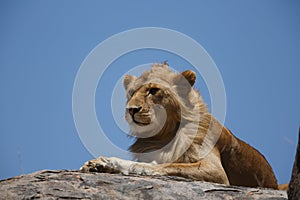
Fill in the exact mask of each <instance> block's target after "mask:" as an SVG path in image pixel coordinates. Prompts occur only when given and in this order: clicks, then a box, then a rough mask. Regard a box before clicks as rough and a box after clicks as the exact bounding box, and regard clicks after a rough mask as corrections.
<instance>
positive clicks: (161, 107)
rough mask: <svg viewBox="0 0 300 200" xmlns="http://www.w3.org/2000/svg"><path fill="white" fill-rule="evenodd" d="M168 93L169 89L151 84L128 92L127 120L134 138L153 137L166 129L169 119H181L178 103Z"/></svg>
mask: <svg viewBox="0 0 300 200" xmlns="http://www.w3.org/2000/svg"><path fill="white" fill-rule="evenodd" d="M168 93H169V91H168V89H167V88H164V87H163V86H161V85H159V84H155V83H151V82H150V83H146V84H144V85H142V86H140V87H139V88H138V89H130V90H129V91H128V94H127V97H128V102H127V105H126V111H125V112H126V114H125V118H126V120H127V122H128V123H129V125H130V128H131V131H132V134H133V135H134V136H137V137H150V136H153V135H155V134H156V133H158V132H159V131H160V130H161V129H162V128H163V127H164V124H165V123H166V121H167V120H168V118H170V117H171V116H172V118H173V120H175V119H177V118H179V117H178V114H177V113H176V111H178V110H180V108H179V106H178V102H177V101H176V100H175V99H173V98H172V97H171V96H170V95H169V94H168Z"/></svg>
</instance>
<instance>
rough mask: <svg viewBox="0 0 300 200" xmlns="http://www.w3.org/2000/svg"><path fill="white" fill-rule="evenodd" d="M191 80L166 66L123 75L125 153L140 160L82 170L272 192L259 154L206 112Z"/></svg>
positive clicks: (272, 181)
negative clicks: (127, 135)
mask: <svg viewBox="0 0 300 200" xmlns="http://www.w3.org/2000/svg"><path fill="white" fill-rule="evenodd" d="M195 79H196V76H195V73H194V72H192V71H185V72H183V73H182V74H178V73H174V72H171V71H170V70H169V69H168V66H167V65H166V64H154V65H153V67H152V69H151V71H147V72H145V73H144V74H143V75H142V76H141V77H139V78H136V77H133V76H126V77H125V79H124V86H125V89H126V91H127V98H128V102H127V107H126V120H127V122H128V123H129V125H130V127H131V135H132V136H133V137H135V138H136V141H135V143H134V144H133V145H132V146H131V147H130V151H131V152H132V154H133V156H134V158H135V159H136V160H137V161H139V162H133V161H126V160H122V159H118V158H105V157H100V158H98V159H96V160H94V161H92V162H88V163H86V165H85V166H84V167H83V168H84V169H88V170H95V171H109V172H122V173H124V174H130V173H138V174H145V175H175V176H182V177H186V178H191V179H194V180H203V181H209V182H216V183H223V184H227V185H229V184H230V185H240V186H249V187H268V188H277V187H278V185H277V180H276V178H275V176H274V173H273V171H272V168H271V167H270V165H269V164H268V162H267V161H266V159H265V158H264V157H263V155H262V154H260V153H259V152H258V151H257V150H255V149H254V148H253V147H251V146H250V145H248V144H246V143H245V142H243V141H241V140H239V139H238V138H236V137H235V136H234V135H233V134H232V133H231V132H230V131H229V130H228V129H227V128H226V127H223V126H222V125H221V124H220V123H219V122H218V121H217V120H216V119H215V118H214V117H213V116H212V115H211V114H210V113H209V112H208V110H207V108H206V105H205V104H204V102H203V100H202V98H201V96H200V94H199V92H198V91H196V90H195V89H194V88H193V87H192V86H193V84H194V82H195Z"/></svg>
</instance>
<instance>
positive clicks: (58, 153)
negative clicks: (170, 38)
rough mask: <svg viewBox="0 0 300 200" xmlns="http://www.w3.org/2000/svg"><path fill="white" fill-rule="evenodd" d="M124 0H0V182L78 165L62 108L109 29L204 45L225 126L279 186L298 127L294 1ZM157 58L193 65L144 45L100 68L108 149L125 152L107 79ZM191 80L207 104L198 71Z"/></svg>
mask: <svg viewBox="0 0 300 200" xmlns="http://www.w3.org/2000/svg"><path fill="white" fill-rule="evenodd" d="M130 2H131V3H130V4H129V3H128V2H125V1H109V2H108V1H107V2H104V1H103V2H102V1H71V0H69V1H67V0H65V1H56V0H53V1H30V0H29V1H1V3H0V26H1V31H0V44H1V45H0V91H1V96H0V97H1V98H0V159H1V165H0V179H3V178H8V177H11V176H15V175H20V174H22V173H31V172H33V171H36V170H41V169H78V168H79V167H80V166H81V165H82V164H83V163H84V162H85V161H86V160H89V159H92V158H93V157H92V155H91V154H90V153H89V151H88V150H87V149H86V148H85V146H84V145H83V143H82V142H81V140H80V137H79V135H78V134H77V130H76V128H75V124H74V120H73V114H72V92H73V84H74V81H75V78H76V74H77V72H78V70H79V68H80V65H81V64H82V62H83V61H84V59H85V58H86V57H87V56H88V55H89V53H90V52H91V51H92V50H93V49H94V48H95V47H96V46H97V45H98V44H99V43H100V42H102V41H104V40H105V39H107V38H109V37H110V36H112V35H114V34H117V33H120V32H122V31H126V30H129V29H132V28H140V27H163V28H168V29H173V30H176V31H179V32H181V33H184V34H186V35H188V36H189V37H191V38H193V39H194V40H196V41H197V42H198V43H199V44H201V45H202V46H203V47H204V48H205V49H206V51H207V52H208V53H209V55H210V56H211V57H212V59H213V60H214V62H215V63H216V65H217V67H218V69H219V71H220V73H221V75H222V78H223V82H224V86H225V89H226V95H227V114H226V121H225V125H226V126H227V127H228V128H229V129H231V130H232V132H233V133H234V134H235V135H236V136H237V137H239V138H241V139H243V140H244V141H246V142H247V143H249V144H251V145H252V146H254V147H255V148H257V149H258V150H259V151H260V152H262V153H263V154H264V155H265V157H266V158H267V160H268V161H269V162H270V164H271V165H272V167H273V169H274V171H275V174H276V177H277V178H278V180H279V182H280V183H286V182H288V181H289V179H290V174H291V169H292V164H293V161H294V156H295V150H296V143H297V132H298V128H299V125H300V123H299V119H300V104H299V102H300V93H299V86H300V79H299V74H300V56H299V52H300V39H299V36H300V27H299V25H298V24H299V21H300V12H299V11H300V3H299V2H298V1H296V0H295V1H279V0H273V1H258V0H257V1H242V2H241V1H238V0H236V1H226V2H223V1H215V0H211V1H189V2H187V3H174V1H144V2H143V1H130ZM163 60H168V61H169V64H170V65H171V66H172V67H173V68H175V69H177V70H179V71H180V70H184V69H187V68H189V69H191V68H193V66H191V65H190V64H189V63H188V62H186V61H185V60H183V59H182V58H179V57H178V56H176V55H173V54H171V53H168V52H163V51H158V50H151V49H150V50H149V49H148V50H141V51H136V52H131V53H129V54H126V55H123V56H121V57H120V58H119V59H117V60H116V61H115V62H113V63H112V64H111V65H110V66H109V69H108V70H107V71H105V74H104V75H103V79H101V81H100V82H99V85H98V88H97V92H96V96H95V100H96V103H95V107H96V113H97V117H98V120H99V121H100V123H101V124H104V127H103V129H104V132H105V133H106V134H107V136H108V138H109V139H110V140H111V141H112V142H113V143H114V144H115V145H116V146H118V147H120V148H123V149H126V148H127V147H128V146H129V145H130V142H131V141H130V140H129V139H128V138H127V137H126V135H125V134H124V133H122V131H120V129H119V128H118V126H117V125H116V123H115V122H114V121H113V118H112V115H111V112H112V111H111V109H110V103H111V102H110V98H111V95H112V92H111V88H112V85H114V84H116V82H117V81H118V80H119V79H120V78H121V77H122V76H123V75H124V73H126V72H127V71H129V70H131V68H132V67H134V66H138V65H142V64H145V63H151V62H154V61H163ZM203 67H205V66H203ZM106 86H109V87H106ZM196 87H197V88H198V89H199V90H200V92H201V94H202V95H203V96H204V99H205V101H206V102H207V103H208V104H210V96H209V93H208V91H207V87H206V85H205V82H204V81H203V80H202V79H201V77H200V76H198V79H197V82H196ZM119 98H120V102H123V101H124V99H125V97H122V96H121V95H120V97H119ZM120 112H123V110H120ZM99 143H100V142H99ZM112 154H114V153H113V152H112Z"/></svg>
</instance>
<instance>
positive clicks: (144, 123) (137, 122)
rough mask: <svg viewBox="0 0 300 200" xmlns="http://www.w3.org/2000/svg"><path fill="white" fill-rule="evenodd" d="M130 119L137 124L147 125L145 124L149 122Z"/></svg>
mask: <svg viewBox="0 0 300 200" xmlns="http://www.w3.org/2000/svg"><path fill="white" fill-rule="evenodd" d="M132 121H133V122H134V123H135V124H137V125H139V126H147V125H149V124H150V123H148V122H139V121H136V120H135V119H134V118H133V119H132Z"/></svg>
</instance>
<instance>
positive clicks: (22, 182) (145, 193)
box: [0, 170, 287, 200]
mask: <svg viewBox="0 0 300 200" xmlns="http://www.w3.org/2000/svg"><path fill="white" fill-rule="evenodd" d="M0 199H6V200H7V199H206V200H210V199H213V200H217V199H238V200H242V199H249V200H250V199H274V200H275V199H278V200H279V199H281V200H283V199H287V194H286V192H285V191H279V190H271V189H262V188H246V187H236V186H225V185H220V184H214V183H207V182H201V181H191V180H187V179H184V178H179V177H146V176H143V177H141V176H124V175H121V174H106V173H82V172H79V171H68V170H63V171H55V170H53V171H51V170H44V171H39V172H35V173H32V174H29V175H22V176H17V177H13V178H10V179H6V180H2V181H0Z"/></svg>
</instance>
